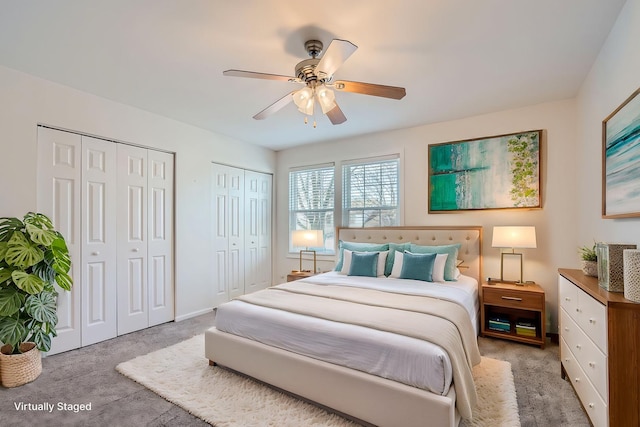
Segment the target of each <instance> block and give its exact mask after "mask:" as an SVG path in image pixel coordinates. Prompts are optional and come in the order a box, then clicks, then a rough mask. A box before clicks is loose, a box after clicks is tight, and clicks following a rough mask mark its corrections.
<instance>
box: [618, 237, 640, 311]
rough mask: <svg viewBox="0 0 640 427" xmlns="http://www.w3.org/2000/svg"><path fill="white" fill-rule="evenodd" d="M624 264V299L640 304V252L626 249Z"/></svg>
mask: <svg viewBox="0 0 640 427" xmlns="http://www.w3.org/2000/svg"><path fill="white" fill-rule="evenodd" d="M622 258H623V260H624V261H623V262H624V297H625V298H626V299H628V300H631V301H633V302H640V250H637V249H625V250H624V251H623V255H622Z"/></svg>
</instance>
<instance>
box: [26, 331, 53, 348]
mask: <svg viewBox="0 0 640 427" xmlns="http://www.w3.org/2000/svg"><path fill="white" fill-rule="evenodd" d="M29 341H33V342H34V343H36V346H37V347H38V350H40V351H44V352H47V351H49V350H50V349H51V336H50V335H49V334H47V333H46V332H45V331H43V330H42V329H36V330H35V331H33V332H32V334H31V337H30V338H29Z"/></svg>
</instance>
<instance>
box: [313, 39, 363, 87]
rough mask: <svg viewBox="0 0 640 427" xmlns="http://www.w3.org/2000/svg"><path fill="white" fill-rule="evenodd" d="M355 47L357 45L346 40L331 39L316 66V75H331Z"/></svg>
mask: <svg viewBox="0 0 640 427" xmlns="http://www.w3.org/2000/svg"><path fill="white" fill-rule="evenodd" d="M356 49H358V46H356V45H355V44H353V43H351V42H350V41H348V40H340V39H333V40H332V41H331V43H330V44H329V47H328V48H327V50H326V51H325V53H324V55H322V58H321V59H320V62H318V65H317V66H316V75H319V76H320V75H321V76H320V77H321V78H323V77H331V76H332V75H333V73H335V72H336V70H337V69H338V68H340V66H341V65H342V63H343V62H344V61H346V60H347V59H348V58H349V57H350V56H351V55H352V54H353V52H355V51H356Z"/></svg>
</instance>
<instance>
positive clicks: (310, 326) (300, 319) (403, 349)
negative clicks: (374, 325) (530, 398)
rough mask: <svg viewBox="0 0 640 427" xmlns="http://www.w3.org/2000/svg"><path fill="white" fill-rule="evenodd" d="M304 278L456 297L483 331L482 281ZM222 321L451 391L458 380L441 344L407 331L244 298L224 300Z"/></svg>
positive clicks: (255, 335)
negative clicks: (479, 316)
mask: <svg viewBox="0 0 640 427" xmlns="http://www.w3.org/2000/svg"><path fill="white" fill-rule="evenodd" d="M304 282H308V283H314V284H326V285H334V286H335V285H340V286H353V287H362V288H369V289H376V290H381V291H391V292H395V293H402V294H407V295H421V296H431V297H435V298H439V299H444V300H449V301H453V302H456V303H458V304H460V305H461V306H463V307H464V308H465V310H466V311H467V312H468V313H469V317H470V318H471V321H472V324H473V325H474V327H475V328H476V333H477V312H478V311H477V310H478V298H477V282H476V281H475V280H474V279H472V278H470V277H466V276H461V277H460V279H459V280H458V282H447V283H427V282H420V281H416V280H404V279H392V278H370V277H367V278H364V277H356V276H345V275H341V274H338V273H336V272H331V273H325V274H321V275H317V276H313V277H310V278H307V279H304ZM216 327H217V329H218V330H220V331H223V332H228V333H232V334H235V335H239V336H243V337H246V338H250V339H253V340H256V341H259V342H262V343H264V344H268V345H272V346H274V347H279V348H282V349H285V350H288V351H293V352H295V353H299V354H303V355H305V356H309V357H313V358H316V359H319V360H323V361H326V362H330V363H335V364H338V365H342V366H346V367H349V368H352V369H357V370H361V371H364V372H368V373H371V374H374V375H378V376H381V377H384V378H388V379H392V380H394V381H399V382H402V383H405V384H409V385H412V386H415V387H419V388H423V389H425V390H429V391H431V392H433V393H436V394H441V395H445V394H447V393H448V392H449V388H450V386H451V381H452V367H451V361H450V359H449V356H448V355H447V353H446V352H445V351H444V350H443V349H442V348H440V347H439V346H437V345H435V344H432V343H429V342H426V341H423V340H420V339H416V338H411V337H407V336H402V335H397V334H394V333H390V332H385V331H381V330H377V329H371V328H367V327H363V326H358V325H351V324H345V323H340V322H333V321H328V320H324V319H319V318H315V317H310V316H305V315H301V314H296V313H291V312H288V311H283V310H275V309H271V308H266V307H262V306H258V305H253V304H248V303H245V302H242V301H237V300H236V301H231V302H229V303H227V304H223V305H221V306H220V307H219V308H218V310H217V314H216Z"/></svg>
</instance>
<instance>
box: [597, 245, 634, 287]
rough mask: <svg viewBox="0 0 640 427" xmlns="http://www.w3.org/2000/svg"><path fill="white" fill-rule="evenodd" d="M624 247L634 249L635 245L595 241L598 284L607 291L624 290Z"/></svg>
mask: <svg viewBox="0 0 640 427" xmlns="http://www.w3.org/2000/svg"><path fill="white" fill-rule="evenodd" d="M625 249H636V245H627V244H619V243H600V242H599V243H596V255H597V256H598V285H600V287H601V288H603V289H605V290H607V291H609V292H624V275H623V274H624V273H623V264H622V251H623V250H625Z"/></svg>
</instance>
